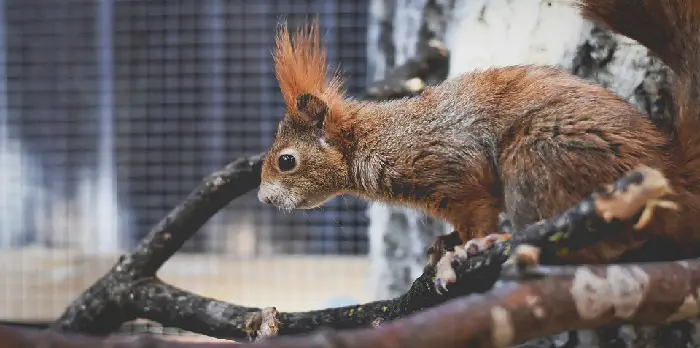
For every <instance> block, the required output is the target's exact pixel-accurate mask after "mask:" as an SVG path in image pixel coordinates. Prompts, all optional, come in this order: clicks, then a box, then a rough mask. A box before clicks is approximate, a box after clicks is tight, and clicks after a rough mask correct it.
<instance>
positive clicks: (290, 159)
mask: <svg viewBox="0 0 700 348" xmlns="http://www.w3.org/2000/svg"><path fill="white" fill-rule="evenodd" d="M296 165H297V160H296V158H294V156H292V155H282V156H280V158H279V159H278V160H277V166H279V167H280V170H281V171H283V172H286V171H289V170H292V169H294V166H296Z"/></svg>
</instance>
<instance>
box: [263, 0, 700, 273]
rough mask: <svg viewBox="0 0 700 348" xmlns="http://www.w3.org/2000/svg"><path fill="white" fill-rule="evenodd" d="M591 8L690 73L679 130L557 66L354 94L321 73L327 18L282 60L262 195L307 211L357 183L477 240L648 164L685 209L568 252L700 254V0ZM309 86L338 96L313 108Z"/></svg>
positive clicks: (634, 1)
mask: <svg viewBox="0 0 700 348" xmlns="http://www.w3.org/2000/svg"><path fill="white" fill-rule="evenodd" d="M681 3H682V4H683V6H681V5H677V4H681ZM580 6H582V13H584V14H585V15H587V16H589V17H591V18H593V19H597V20H600V21H602V22H605V23H608V25H609V26H610V27H611V28H613V29H615V30H618V31H620V32H621V33H623V34H625V35H628V36H630V37H632V38H633V39H637V40H639V41H640V42H641V43H642V44H645V45H647V46H649V47H650V48H651V49H653V50H654V51H656V52H657V53H658V54H659V55H660V56H661V58H663V59H664V60H665V61H667V62H668V63H669V64H670V66H671V67H672V68H674V69H675V70H676V71H677V72H678V74H679V77H677V78H676V79H675V80H676V82H677V85H678V86H679V88H677V89H676V90H677V93H676V94H675V97H676V100H677V103H678V105H679V110H678V114H679V116H678V122H677V124H678V127H677V129H676V133H677V137H676V138H674V139H668V138H667V137H666V136H665V135H664V133H662V132H661V131H660V130H659V129H657V128H655V127H654V126H653V125H652V124H651V123H650V122H649V120H648V119H647V118H646V117H645V116H644V115H643V114H641V113H640V112H638V111H637V110H636V109H635V108H634V107H632V106H631V105H630V104H628V103H626V102H624V101H622V100H621V99H619V98H618V97H616V96H615V95H613V94H612V93H611V92H609V91H607V90H605V89H604V88H603V87H601V86H598V85H596V84H593V83H590V82H587V81H585V80H583V79H580V78H578V77H575V76H572V75H570V74H568V73H566V72H564V71H562V70H559V69H556V68H552V67H541V66H540V67H538V66H531V65H522V66H510V67H503V68H491V69H483V70H476V71H472V72H470V73H467V74H464V75H462V76H460V77H456V78H453V79H450V80H447V81H445V82H443V83H442V84H440V85H438V86H435V87H430V88H427V89H426V90H425V91H424V92H423V93H422V94H421V95H419V96H417V97H414V98H406V99H401V100H394V101H386V102H359V101H353V100H350V99H345V98H342V93H341V92H340V90H339V88H338V86H339V84H338V83H337V82H336V81H337V80H334V79H333V80H331V82H329V83H326V84H325V85H323V84H322V83H321V82H320V81H321V79H320V76H321V75H320V74H321V72H323V73H324V74H325V59H323V58H321V57H323V56H324V54H323V53H322V49H321V48H320V45H319V44H318V42H317V40H318V37H317V34H316V33H317V29H316V27H315V26H312V27H311V28H312V29H311V30H310V32H311V33H312V34H297V39H296V40H295V43H296V44H297V47H298V50H294V49H292V48H291V47H292V46H291V45H292V44H291V42H290V41H289V40H287V39H285V37H286V29H283V30H282V31H281V33H282V34H281V36H280V37H278V41H277V44H278V48H277V50H276V56H275V57H276V58H275V62H276V65H275V67H276V71H277V76H278V78H279V79H280V88H281V89H282V94H283V95H284V96H285V101H286V102H287V106H288V111H287V115H286V116H285V118H284V119H283V120H282V122H281V123H280V129H279V132H278V134H277V136H276V138H275V142H274V144H273V146H272V147H271V149H270V151H269V152H268V155H267V157H266V159H265V162H264V165H263V175H262V182H263V186H261V191H260V194H259V195H260V197H261V200H264V201H270V202H272V201H274V202H273V203H274V204H276V205H278V206H281V207H284V208H287V209H307V208H312V207H315V206H318V205H320V204H321V203H323V202H325V201H326V200H327V199H329V198H331V197H333V196H335V195H339V194H352V195H357V196H360V197H363V198H366V199H369V200H372V201H380V202H386V203H389V204H402V205H406V206H410V207H414V208H418V209H421V210H423V211H426V212H427V213H429V214H431V215H432V216H435V217H438V218H442V219H445V220H446V221H448V222H449V223H450V224H452V225H453V226H454V227H455V229H456V230H457V231H458V232H459V235H460V238H461V239H462V241H463V242H466V241H468V240H469V239H471V238H476V237H483V236H485V235H487V234H489V233H492V232H495V231H496V228H497V222H498V212H500V211H505V212H506V214H507V216H508V217H509V218H510V219H511V220H512V221H513V223H514V226H515V227H516V228H518V229H519V228H522V227H524V226H525V225H528V224H531V223H534V222H537V221H539V220H542V219H546V218H549V217H552V216H554V215H556V214H560V213H562V212H563V211H564V210H565V209H567V208H568V207H569V206H571V205H573V204H575V203H576V202H578V201H579V200H581V199H582V198H583V197H584V196H586V195H588V194H590V193H591V192H592V191H593V190H594V189H595V188H597V187H599V186H601V185H602V184H605V183H609V182H612V181H614V180H616V179H617V178H619V177H621V176H622V175H623V174H624V173H626V172H628V171H630V170H632V169H634V168H635V167H637V166H639V165H647V166H650V167H653V168H657V169H661V170H662V171H663V172H664V173H665V175H666V176H667V177H668V178H669V179H670V181H671V183H672V186H673V188H674V190H675V191H676V192H677V196H676V200H677V201H678V202H680V203H681V206H682V209H681V211H680V212H673V211H660V212H659V213H657V215H656V217H655V220H654V222H653V223H652V224H651V225H649V227H648V228H647V229H646V230H645V231H641V232H636V233H626V234H625V233H622V234H620V235H617V236H610V239H609V240H607V241H606V242H605V243H600V244H599V245H597V246H595V247H592V248H589V249H587V250H584V251H582V252H580V253H577V254H573V255H571V256H570V257H569V258H568V259H569V260H571V261H579V262H606V261H610V260H612V259H614V258H617V257H619V256H620V255H622V254H623V253H625V252H628V251H630V250H632V249H634V248H635V247H637V246H638V245H641V243H642V242H646V241H650V240H669V241H671V242H672V243H673V244H674V245H676V249H677V250H678V253H677V254H676V255H675V256H678V257H681V256H682V255H685V253H686V252H688V253H690V252H696V250H697V248H698V247H700V233H698V232H699V231H698V226H697V224H694V223H693V222H694V219H695V217H696V216H697V215H698V214H700V185H699V184H698V183H699V181H698V179H699V178H700V133H698V131H700V124H698V122H700V112H699V111H698V106H697V105H699V104H698V101H700V98H699V97H698V86H700V79H698V78H697V76H698V74H699V72H698V68H699V67H700V64H698V62H697V61H698V59H699V58H700V52H698V47H697V46H698V45H699V44H698V39H697V37H696V36H697V35H699V34H697V33H698V32H699V31H698V28H699V26H700V0H675V2H674V1H665V0H647V1H642V0H581V1H580ZM652 10H653V11H655V12H653V13H652V12H651V11H652ZM674 35H676V36H674ZM676 37H677V38H676ZM668 38H674V39H672V40H668ZM299 50H301V51H299ZM307 80H308V81H307ZM305 93H310V94H312V95H315V96H317V97H318V99H317V100H318V103H324V102H325V103H328V104H327V108H323V107H322V105H321V106H318V105H316V106H315V107H314V108H310V107H303V108H302V109H301V110H300V109H299V108H298V107H297V106H298V105H299V100H298V98H299V95H301V94H305ZM314 100H316V99H314ZM303 105H306V102H304V103H303ZM310 110H326V112H325V113H322V112H316V111H314V112H311V111H310ZM310 114H313V115H316V116H314V117H308V115H310ZM304 115H307V116H304ZM309 119H314V122H311V123H309V122H308V120H309ZM319 122H320V125H321V126H319ZM289 149H293V150H294V151H296V152H294V153H295V154H297V155H298V157H299V158H298V160H299V162H300V164H299V165H298V168H296V169H295V170H293V171H289V172H282V171H280V170H279V168H277V165H276V163H277V160H278V158H279V156H280V154H281V153H282V152H284V151H291V150H289ZM285 197H292V198H291V199H287V200H286V201H285V199H286V198H285ZM282 201H284V202H282ZM275 202H277V203H275ZM280 202H282V203H280Z"/></svg>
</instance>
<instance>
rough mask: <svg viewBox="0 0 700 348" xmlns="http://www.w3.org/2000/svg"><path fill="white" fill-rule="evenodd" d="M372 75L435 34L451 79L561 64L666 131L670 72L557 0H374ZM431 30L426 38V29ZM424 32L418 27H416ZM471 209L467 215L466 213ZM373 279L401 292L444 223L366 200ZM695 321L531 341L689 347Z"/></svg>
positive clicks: (386, 290)
mask: <svg viewBox="0 0 700 348" xmlns="http://www.w3.org/2000/svg"><path fill="white" fill-rule="evenodd" d="M371 7H372V8H371V11H370V12H371V19H370V27H369V31H370V34H369V43H368V45H369V47H368V55H369V74H368V75H369V78H370V79H372V80H376V79H380V78H382V77H383V76H384V74H385V73H386V72H387V70H389V69H391V68H392V67H395V66H398V65H401V64H402V63H403V62H404V61H405V60H406V59H408V58H410V57H412V56H414V55H416V49H417V47H420V45H419V44H420V41H421V40H423V41H424V40H427V39H429V36H431V35H432V36H434V37H436V38H438V39H440V40H441V41H443V42H444V43H445V44H446V46H447V47H448V49H449V50H450V67H449V76H448V77H453V76H456V75H459V74H461V73H464V72H468V71H470V70H472V69H475V68H483V67H487V66H504V65H513V64H538V65H557V66H559V67H562V68H564V69H567V70H569V71H570V72H571V73H573V74H576V75H579V76H581V77H584V78H586V79H589V80H591V81H594V82H597V83H599V84H601V85H603V86H604V87H606V88H608V89H609V90H611V91H612V92H614V93H615V94H617V95H619V96H620V97H621V98H623V99H625V100H627V101H629V102H631V103H632V104H633V105H635V106H636V107H637V108H638V109H639V110H641V111H643V112H646V113H647V114H648V115H649V117H650V119H651V120H652V121H654V122H655V123H656V124H657V125H658V126H659V127H661V128H662V129H664V130H665V131H667V132H669V134H671V132H672V131H671V125H672V121H671V120H672V118H673V115H672V108H671V104H672V101H671V100H670V96H669V93H668V86H667V70H666V67H664V66H663V65H661V64H660V63H659V62H658V61H657V60H655V59H652V58H650V57H649V55H648V52H647V50H646V49H645V48H644V47H642V46H640V45H638V44H637V43H636V42H634V41H632V40H630V39H628V38H626V37H623V36H620V35H617V34H613V33H610V32H609V31H607V30H603V29H601V28H600V27H598V26H596V25H594V24H593V23H591V22H589V21H586V20H584V19H582V18H581V17H580V15H579V14H578V12H577V10H575V9H574V8H572V7H571V5H569V4H568V3H567V2H565V1H561V0H551V1H546V0H542V1H536V0H372V1H371ZM426 28H427V32H428V34H427V37H426V33H425V30H424V29H426ZM422 30H423V32H422ZM465 213H468V212H465ZM368 215H369V219H370V225H369V235H370V236H369V237H370V258H371V262H372V270H371V282H372V286H373V288H374V293H375V296H376V297H377V298H378V299H385V298H388V297H392V296H396V295H399V294H400V293H403V292H404V291H406V290H407V288H408V286H409V285H410V284H411V281H412V280H413V279H414V278H416V277H417V276H419V275H420V274H421V271H422V269H423V267H424V265H425V263H426V261H427V258H426V255H425V250H426V248H427V246H428V244H429V243H430V242H431V241H432V239H433V238H434V237H435V236H436V235H438V234H440V233H445V232H447V231H449V230H450V226H448V225H446V224H445V223H443V222H440V221H437V220H435V219H431V218H429V217H427V216H425V215H424V214H422V213H420V212H416V211H413V210H411V209H407V208H403V207H391V206H386V205H381V204H370V206H369V208H368ZM698 325H699V324H698V323H697V322H689V321H686V322H681V323H678V324H674V325H669V326H665V327H662V328H651V327H632V326H622V327H613V328H605V329H600V330H596V331H595V332H590V331H578V332H572V333H564V334H562V335H558V336H557V337H549V338H543V339H542V340H538V341H532V342H529V343H528V344H526V345H525V346H527V347H559V346H566V347H613V346H614V347H686V346H697V344H695V345H693V344H692V343H691V342H700V340H699V339H698V337H697V335H698V334H699V333H696V331H698V330H695V327H700V326H698Z"/></svg>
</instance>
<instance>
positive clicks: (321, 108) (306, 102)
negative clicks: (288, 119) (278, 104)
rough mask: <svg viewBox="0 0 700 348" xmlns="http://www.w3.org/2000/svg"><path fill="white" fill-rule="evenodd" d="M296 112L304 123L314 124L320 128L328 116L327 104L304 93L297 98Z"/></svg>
mask: <svg viewBox="0 0 700 348" xmlns="http://www.w3.org/2000/svg"><path fill="white" fill-rule="evenodd" d="M296 102H297V112H298V113H299V116H300V117H301V118H302V119H303V121H304V122H309V123H312V124H314V125H315V126H316V127H319V128H321V126H322V125H323V120H324V119H325V118H326V115H327V114H328V104H326V103H325V102H324V101H323V100H321V99H320V98H318V97H316V96H315V95H313V94H310V93H304V94H302V95H300V96H298V97H297V100H296Z"/></svg>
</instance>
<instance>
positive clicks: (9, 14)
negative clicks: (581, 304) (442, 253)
mask: <svg viewBox="0 0 700 348" xmlns="http://www.w3.org/2000/svg"><path fill="white" fill-rule="evenodd" d="M368 2H369V0H353V1H343V0H255V1H242V0H148V1H146V0H136V1H109V0H61V1H55V0H32V1H27V0H0V77H3V78H1V79H0V195H1V196H2V198H1V199H0V250H17V249H18V248H24V249H26V248H39V249H40V250H69V251H62V252H64V253H68V252H71V253H80V254H81V255H93V254H97V255H99V254H103V253H107V254H109V253H118V252H120V251H121V250H124V249H127V248H130V247H132V246H133V245H134V244H135V243H136V242H137V241H138V239H139V238H140V237H142V236H143V234H144V233H146V232H147V231H148V230H149V228H150V227H151V226H152V225H153V224H155V223H156V222H157V221H158V220H159V219H161V218H162V217H163V216H164V215H165V214H166V213H167V212H168V211H169V210H170V209H172V207H174V206H175V205H176V204H177V203H178V202H179V201H180V200H181V199H182V198H183V197H185V195H187V194H188V193H189V192H190V191H191V190H192V189H193V188H194V187H195V186H196V185H197V184H198V183H199V181H200V179H201V178H202V177H203V176H205V175H207V174H208V173H210V172H211V171H213V170H216V169H218V168H220V167H222V166H223V165H225V164H226V163H227V162H228V161H230V160H232V159H234V158H235V157H238V156H243V155H251V154H255V153H258V152H261V151H264V150H265V149H266V148H267V146H268V145H269V144H270V143H271V141H272V136H273V134H274V131H275V129H276V127H277V122H278V121H279V119H280V118H281V117H282V114H283V110H284V106H283V103H282V98H281V96H280V95H279V91H278V87H277V84H276V81H275V78H274V74H273V71H272V57H271V49H272V47H273V41H274V34H275V28H276V26H277V24H278V23H279V21H280V20H282V19H286V20H287V21H288V23H289V25H290V27H295V26H297V25H299V24H301V23H302V22H303V21H305V20H307V19H311V18H313V17H317V18H318V19H319V21H320V24H321V29H322V35H323V37H324V39H325V40H326V42H327V43H328V56H329V59H330V64H332V65H333V66H338V64H340V65H341V67H342V69H343V71H344V73H345V75H346V87H347V89H348V92H349V94H357V93H359V92H360V91H361V90H362V89H363V88H364V86H365V84H366V79H367V77H366V59H367V57H366V36H367V34H366V27H367V17H368V5H369V4H368ZM366 225H367V217H366V215H365V203H364V202H362V201H360V200H357V199H353V198H348V197H342V198H337V199H335V200H333V201H331V202H329V203H328V204H326V205H325V206H324V207H323V208H322V209H320V210H315V211H305V212H293V213H282V212H280V211H278V210H277V209H275V208H273V207H270V206H266V205H263V204H262V203H259V202H258V201H257V197H256V195H255V192H252V193H250V194H248V195H247V196H245V197H242V198H240V199H238V200H237V201H234V202H233V203H232V204H230V205H229V206H228V207H227V208H226V209H225V210H224V211H222V212H220V213H219V214H217V216H215V217H214V218H213V219H212V220H211V221H209V222H208V223H207V225H206V226H205V228H204V229H203V230H202V231H200V233H198V235H197V236H196V237H195V238H194V239H193V240H191V241H190V242H188V243H187V245H186V246H185V248H184V249H183V252H198V253H206V254H208V255H210V256H209V257H214V256H211V254H213V253H218V254H220V255H221V256H220V257H224V256H226V257H230V256H231V255H234V256H236V257H239V258H246V257H253V256H256V257H259V256H266V255H267V256H270V255H289V254H297V255H299V254H305V255H309V254H313V255H363V254H365V253H366V252H367V237H366ZM30 254H31V255H35V253H24V254H22V255H25V256H23V257H22V262H23V263H27V264H25V265H24V266H21V267H20V266H17V265H4V266H2V267H3V268H4V270H5V271H8V270H9V271H13V270H16V269H18V268H23V267H24V268H28V267H29V266H27V265H28V264H29V263H31V260H30V258H31V257H33V256H27V255H30ZM44 254H45V253H44ZM54 256H55V255H54ZM63 256H65V257H66V258H68V257H69V256H70V255H63ZM12 267H14V268H12ZM32 267H33V266H32ZM319 267H320V266H319ZM29 268H31V267H29ZM10 273H11V272H10ZM17 281H21V280H17ZM8 289H9V288H7V287H6V288H5V290H7V291H9V290H8ZM25 289H26V286H25ZM0 290H2V287H0ZM28 291H29V290H28ZM9 296H10V295H7V294H5V295H2V294H0V300H4V301H6V303H10V302H12V301H13V300H12V299H10V298H9ZM3 297H4V298H3ZM47 301H48V300H47ZM60 305H62V304H59V305H58V306H60ZM0 312H2V310H0ZM0 314H2V313H0Z"/></svg>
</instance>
